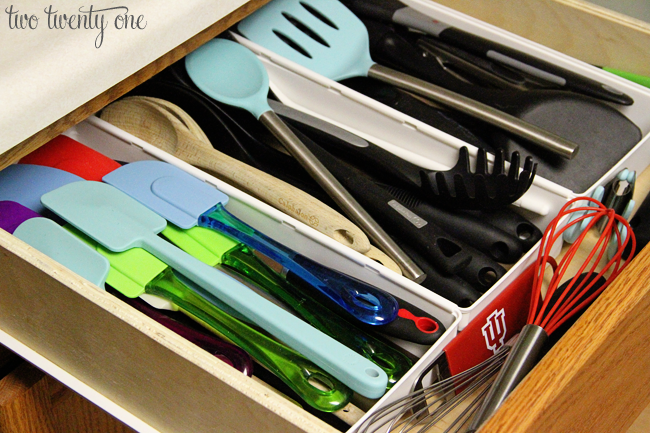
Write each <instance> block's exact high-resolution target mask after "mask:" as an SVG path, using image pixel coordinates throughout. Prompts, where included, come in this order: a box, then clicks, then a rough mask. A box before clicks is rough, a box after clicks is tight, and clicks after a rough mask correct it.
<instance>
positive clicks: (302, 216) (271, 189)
mask: <svg viewBox="0 0 650 433" xmlns="http://www.w3.org/2000/svg"><path fill="white" fill-rule="evenodd" d="M159 101H161V100H159V99H156V100H150V99H146V100H143V99H141V98H140V99H132V98H126V99H122V100H120V101H117V102H114V103H113V104H111V105H109V106H107V107H106V108H104V109H103V110H102V113H101V118H102V119H103V120H106V121H107V122H109V123H112V124H113V125H115V126H117V127H118V128H120V129H123V130H124V131H126V132H129V133H131V134H133V135H135V136H136V137H138V138H141V139H143V140H144V141H146V142H148V143H151V144H153V145H154V146H156V147H159V148H161V149H163V150H165V151H167V152H168V153H170V154H172V155H174V156H176V157H178V158H180V159H182V160H184V161H186V162H188V163H190V164H192V165H194V166H196V167H198V168H201V169H203V170H205V171H208V172H210V173H214V174H215V175H216V176H218V177H219V178H221V179H224V180H225V181H226V182H229V183H231V184H232V185H234V186H236V187H238V188H240V189H242V190H244V191H246V192H248V193H250V194H252V195H254V196H255V197H257V198H259V199H261V200H264V201H265V202H266V203H268V204H270V205H272V206H274V207H276V208H278V209H280V210H282V211H284V212H286V213H287V214H288V215H291V216H293V217H294V218H296V219H298V220H299V221H301V222H303V223H305V224H308V225H309V226H311V227H313V228H315V229H316V230H318V231H320V232H321V233H323V234H325V235H327V236H329V237H331V238H332V239H334V240H336V241H338V242H340V243H342V244H344V245H346V246H349V247H351V248H353V249H355V250H356V251H359V252H361V253H365V252H366V251H368V250H369V249H370V241H368V238H367V237H366V235H365V234H364V233H363V232H362V231H361V230H360V229H359V228H358V227H356V226H355V225H354V224H352V223H351V222H350V221H348V220H347V219H346V218H345V217H343V216H342V215H340V214H339V213H338V212H336V211H334V210H333V209H331V208H330V207H329V206H326V205H324V204H323V203H321V202H319V201H318V200H316V199H314V198H313V197H310V196H309V195H308V194H306V193H304V192H302V191H300V190H299V189H297V188H295V187H294V186H292V185H289V184H287V183H285V182H283V181H281V180H279V179H276V178H274V177H273V176H270V175H268V174H266V173H264V172H262V171H260V170H257V169H255V168H253V167H250V166H248V165H246V164H244V163H242V162H240V161H237V160H236V159H234V158H231V157H229V156H227V155H224V154H223V153H221V152H219V151H217V150H215V149H214V148H213V147H212V145H211V144H210V143H209V142H203V141H201V140H198V139H196V138H194V135H193V134H192V132H191V131H190V130H189V128H188V126H187V124H188V121H187V120H185V118H182V119H183V121H181V120H179V117H176V116H180V115H181V114H180V111H182V110H180V108H178V107H176V109H175V110H174V112H173V113H171V112H170V111H168V110H167V109H165V108H163V105H162V103H161V102H159ZM152 103H156V104H157V105H155V106H154V105H152ZM186 116H187V115H186ZM187 117H189V116H187ZM195 130H196V129H195Z"/></svg>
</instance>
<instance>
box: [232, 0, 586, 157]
mask: <svg viewBox="0 0 650 433" xmlns="http://www.w3.org/2000/svg"><path fill="white" fill-rule="evenodd" d="M237 30H238V31H239V32H240V33H241V34H242V35H243V36H245V37H246V38H248V39H250V40H251V41H252V42H255V43H257V44H259V45H261V46H263V47H265V48H267V49H269V50H271V51H273V52H275V53H277V54H279V55H281V56H284V57H286V58H288V59H289V60H292V61H294V62H296V63H298V64H300V65H302V66H304V67H306V68H308V69H311V70H312V71H314V72H317V73H319V74H321V75H323V76H325V77H327V78H330V79H332V80H335V81H338V80H342V79H344V78H349V77H354V76H366V75H367V76H369V77H371V78H376V79H379V80H381V81H384V82H387V83H389V84H392V85H395V86H398V87H401V88H403V89H405V90H408V91H411V92H413V93H417V94H419V95H422V96H424V97H427V98H429V99H432V100H434V101H435V102H438V103H441V104H443V105H445V106H448V107H451V108H454V109H456V110H459V111H461V112H463V113H466V114H469V115H471V116H472V117H477V118H480V119H481V120H483V121H486V122H488V123H490V124H492V125H495V126H498V127H500V128H505V129H506V130H508V131H509V132H511V133H513V134H516V135H517V136H520V137H525V139H526V140H529V141H532V142H534V143H535V144H537V145H539V146H542V147H543V148H545V149H547V150H549V151H551V152H554V153H556V154H558V155H561V156H562V157H564V158H568V159H571V158H572V157H573V155H574V154H575V153H576V152H577V149H578V147H577V145H575V144H574V143H571V142H570V141H568V140H566V139H564V138H562V137H559V136H557V135H555V134H553V133H549V132H548V131H545V130H544V129H542V128H539V127H537V126H534V125H530V124H529V123H527V122H524V121H522V120H521V119H518V118H516V117H514V116H511V115H509V114H506V113H504V112H502V111H499V110H496V109H494V108H492V107H489V106H487V105H485V104H482V103H479V102H476V101H474V100H472V99H469V98H465V97H463V96H461V95H458V94H457V93H454V92H452V91H449V90H447V89H444V88H442V87H439V86H436V85H433V84H430V83H427V82H425V81H422V80H417V79H414V78H413V77H411V76H408V75H406V74H403V73H399V72H397V71H394V70H392V69H390V68H387V67H384V66H381V65H378V64H376V63H374V62H373V60H372V59H371V58H370V54H369V52H368V39H367V31H366V29H365V27H364V25H363V23H362V22H361V21H360V20H359V19H358V18H357V17H356V16H354V14H353V13H352V12H350V10H349V9H347V8H346V7H345V6H343V5H342V4H341V3H340V2H337V1H332V0H309V1H307V0H302V1H297V0H274V1H272V2H271V3H268V4H267V5H265V6H263V7H262V8H260V9H258V10H257V11H256V12H254V13H253V14H251V15H249V16H248V17H246V18H245V19H243V20H242V21H241V22H240V23H239V24H238V26H237Z"/></svg>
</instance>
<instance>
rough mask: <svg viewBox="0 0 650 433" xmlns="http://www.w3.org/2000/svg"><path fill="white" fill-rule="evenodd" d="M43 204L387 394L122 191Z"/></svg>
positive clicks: (57, 195)
mask: <svg viewBox="0 0 650 433" xmlns="http://www.w3.org/2000/svg"><path fill="white" fill-rule="evenodd" d="M163 183H164V181H163ZM41 202H42V203H43V205H44V206H45V207H47V208H48V209H50V210H51V211H53V212H54V213H56V214H57V215H58V216H60V217H61V218H63V219H64V220H66V221H67V222H68V223H70V224H71V225H73V226H74V227H76V228H77V229H78V230H80V231H81V232H83V233H84V234H86V235H87V236H89V237H90V238H92V239H94V240H95V241H97V242H98V243H100V244H101V245H102V246H104V247H105V248H107V249H109V250H111V251H115V252H121V251H126V250H128V249H130V248H134V247H139V248H143V249H144V250H146V251H148V252H150V253H151V254H153V255H154V256H156V257H157V258H159V259H160V260H162V261H163V262H165V263H167V264H168V265H169V266H170V267H172V268H173V269H175V270H177V271H178V272H180V273H181V274H183V275H184V276H185V277H187V278H188V279H190V280H191V281H192V282H194V283H195V284H196V285H198V286H200V287H202V288H203V289H205V290H206V291H207V292H208V293H209V294H210V295H212V296H215V297H216V298H218V299H219V300H221V301H222V302H224V303H225V304H227V305H229V306H230V307H232V308H233V309H235V310H237V311H239V312H240V313H241V314H243V315H244V316H245V317H247V318H249V319H250V320H252V321H254V322H255V323H256V324H257V325H259V326H260V327H261V328H263V329H265V330H266V331H268V332H269V333H270V334H272V335H274V336H275V337H277V338H279V339H280V340H282V341H283V342H284V343H285V344H287V345H288V346H289V347H292V348H294V349H295V350H297V351H298V352H300V353H302V354H303V355H305V356H306V357H307V358H308V359H310V360H312V361H313V362H314V363H315V364H317V365H319V366H320V367H321V368H323V369H324V370H325V371H327V372H329V373H330V374H332V375H333V376H335V377H336V378H337V379H339V380H340V381H341V382H343V383H345V384H346V385H348V386H349V387H350V388H352V389H353V390H354V391H356V392H358V393H359V394H361V395H364V396H366V397H369V398H377V397H380V396H381V395H383V393H384V392H385V389H386V384H387V381H388V378H387V376H386V373H385V372H384V371H383V370H381V369H380V368H379V367H377V366H376V365H375V364H373V363H372V362H370V361H368V360H367V359H365V358H363V357H362V356H360V355H358V354H356V353H355V352H353V351H351V350H350V349H348V348H346V347H345V346H343V345H341V344H340V343H338V342H336V341H335V340H333V339H331V338H330V337H327V336H326V335H325V334H323V333H321V332H320V331H317V330H316V329H314V328H312V327H311V326H309V325H307V324H306V323H305V322H303V321H301V320H300V319H298V318H296V317H295V316H293V315H291V314H290V313H288V312H286V311H285V310H283V309H282V308H280V307H278V306H277V305H275V304H273V303H271V302H270V301H268V300H266V299H264V298H262V297H261V296H259V295H257V294H255V293H254V292H253V291H251V290H250V289H249V288H248V287H246V286H245V285H243V284H242V283H241V282H239V281H237V280H236V279H234V278H232V277H230V276H228V275H226V274H224V273H221V272H219V271H218V270H217V269H215V268H213V267H210V266H208V265H206V264H205V263H202V262H200V261H199V260H197V259H195V258H193V257H191V256H190V255H188V254H187V253H184V252H183V251H181V250H179V249H178V248H176V247H175V246H173V245H171V244H169V243H167V242H166V241H164V240H163V239H161V238H160V237H158V236H157V234H158V233H160V232H161V231H162V230H163V229H164V228H165V226H166V225H167V223H166V221H165V219H163V218H162V217H161V216H159V215H158V214H156V213H154V212H152V211H150V210H149V209H147V208H146V207H145V206H143V205H142V204H140V203H138V202H137V201H135V200H134V199H132V198H131V197H129V196H128V195H126V194H124V193H122V192H121V191H119V190H118V189H116V188H114V187H112V186H110V185H107V184H104V183H99V182H92V181H84V182H74V183H70V184H67V185H65V186H63V187H61V188H58V189H56V190H54V191H51V192H49V193H47V194H45V195H44V196H43V197H42V198H41Z"/></svg>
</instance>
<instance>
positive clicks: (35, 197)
mask: <svg viewBox="0 0 650 433" xmlns="http://www.w3.org/2000/svg"><path fill="white" fill-rule="evenodd" d="M80 180H83V179H82V178H81V177H79V176H77V175H74V174H72V173H69V172H67V171H64V170H59V169H58V168H53V167H45V166H42V165H32V164H15V165H10V166H9V167H7V168H5V169H3V170H2V171H0V200H9V201H14V202H17V203H20V204H22V205H23V206H25V207H27V208H29V209H31V210H33V211H34V212H36V213H39V214H41V215H43V212H45V211H46V209H45V208H44V207H43V205H42V204H41V196H42V195H43V194H45V193H46V192H49V191H52V190H54V189H57V188H58V187H60V186H63V185H65V184H68V183H70V182H77V181H80Z"/></svg>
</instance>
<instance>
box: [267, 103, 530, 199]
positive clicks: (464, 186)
mask: <svg viewBox="0 0 650 433" xmlns="http://www.w3.org/2000/svg"><path fill="white" fill-rule="evenodd" d="M271 105H272V106H273V107H274V110H276V112H277V113H278V114H279V115H280V116H282V117H284V118H287V119H290V120H289V123H290V124H295V125H298V126H302V127H303V128H305V129H307V135H309V133H310V132H311V133H312V136H313V137H314V138H315V139H317V140H318V142H319V143H321V142H322V143H323V144H326V145H328V146H329V147H332V148H334V149H336V150H335V151H334V152H333V153H340V154H343V155H347V156H348V160H354V161H358V162H357V164H358V165H360V166H364V167H368V169H369V170H370V171H372V172H374V174H375V175H376V177H378V178H380V179H382V178H385V176H386V175H389V176H391V177H392V178H394V179H396V180H397V181H398V182H400V183H402V184H404V185H406V186H408V187H417V188H421V189H422V190H423V191H426V192H427V196H428V198H430V199H431V201H433V202H434V203H436V204H438V205H441V206H445V207H454V208H463V209H491V208H498V207H503V206H505V205H507V204H510V203H513V202H515V201H516V200H517V199H519V198H520V197H521V196H522V195H523V194H524V193H525V192H526V191H527V190H528V188H530V185H532V182H533V179H534V177H535V171H536V165H534V164H532V159H530V158H527V159H526V162H525V163H524V169H523V171H521V172H520V171H519V158H518V156H517V155H516V154H513V155H512V158H511V160H512V161H511V163H510V167H509V170H508V171H506V170H505V162H504V161H503V157H502V152H497V158H496V160H495V161H494V165H493V168H492V173H490V172H489V170H488V169H487V157H486V154H485V150H484V149H479V151H478V157H477V163H476V164H477V169H476V171H475V172H474V173H472V172H471V169H470V167H469V155H468V152H467V148H466V147H463V148H461V150H460V155H459V161H458V163H457V164H456V166H455V167H454V168H452V169H450V170H448V171H428V170H424V169H422V168H421V167H417V166H416V165H414V164H411V163H410V162H408V161H405V160H403V159H401V158H399V157H398V156H396V155H393V154H392V153H390V152H388V151H386V150H384V149H382V148H381V147H379V146H376V145H374V144H372V143H369V142H367V141H365V140H362V139H361V138H358V137H357V139H356V140H355V141H350V140H341V139H337V138H336V137H332V136H331V134H328V132H329V131H330V130H332V129H334V128H335V127H334V126H333V125H329V126H325V125H322V124H325V123H326V122H323V121H320V122H317V121H315V120H311V119H309V116H308V115H306V114H299V113H296V110H292V109H291V108H289V107H286V106H284V105H282V104H279V103H276V102H272V103H271ZM329 169H330V170H331V168H329Z"/></svg>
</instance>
